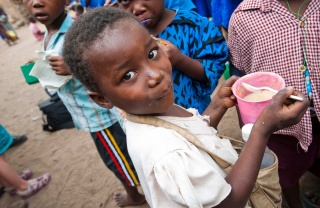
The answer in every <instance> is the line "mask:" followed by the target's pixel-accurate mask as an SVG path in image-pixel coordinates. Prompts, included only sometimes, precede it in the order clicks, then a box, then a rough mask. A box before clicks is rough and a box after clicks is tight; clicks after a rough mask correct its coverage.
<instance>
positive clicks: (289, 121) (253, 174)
mask: <svg viewBox="0 0 320 208" xmlns="http://www.w3.org/2000/svg"><path fill="white" fill-rule="evenodd" d="M292 94H295V95H299V96H301V97H303V98H304V101H302V102H301V101H296V102H294V103H292V102H291V101H289V100H288V99H287V98H288V97H289V96H290V95H292ZM289 102H291V103H289ZM308 107H309V101H308V99H307V98H306V97H305V96H304V95H303V94H302V93H298V92H295V91H294V89H293V88H292V87H288V88H286V89H284V90H281V91H280V92H279V93H277V94H276V95H275V96H274V98H273V99H272V100H271V102H270V103H269V105H267V106H266V108H265V109H264V110H263V111H262V113H261V114H260V116H259V118H258V120H257V121H256V122H255V124H254V126H253V129H252V131H251V134H250V137H249V140H248V141H247V142H246V145H245V146H244V148H243V150H242V152H241V154H240V156H239V159H238V160H237V162H236V163H235V165H234V166H233V168H232V170H231V171H230V173H229V174H228V175H227V177H226V178H225V179H226V181H227V182H228V183H229V184H230V185H231V187H232V190H231V193H230V194H229V196H228V197H227V198H226V199H225V200H224V201H222V203H221V204H220V205H219V206H217V207H244V205H245V204H246V202H247V201H248V198H249V196H250V194H251V191H252V189H253V187H254V184H255V181H256V178H257V176H258V172H259V169H260V164H261V160H262V157H263V153H264V150H265V148H266V145H267V142H268V139H269V137H270V135H271V134H272V133H273V132H275V131H278V130H280V129H283V128H286V127H289V126H292V125H294V124H297V123H298V122H299V121H300V120H301V118H302V116H303V115H304V114H305V112H306V111H307V109H308Z"/></svg>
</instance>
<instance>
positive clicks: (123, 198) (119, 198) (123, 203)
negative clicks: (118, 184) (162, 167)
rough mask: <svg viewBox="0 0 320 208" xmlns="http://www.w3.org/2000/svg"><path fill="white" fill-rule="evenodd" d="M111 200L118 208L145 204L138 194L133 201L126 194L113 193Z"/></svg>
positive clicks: (141, 196)
mask: <svg viewBox="0 0 320 208" xmlns="http://www.w3.org/2000/svg"><path fill="white" fill-rule="evenodd" d="M113 198H114V200H115V202H116V204H117V205H118V206H119V207H128V206H136V205H141V204H144V203H146V199H145V197H144V196H143V195H141V194H139V196H137V197H136V198H135V199H132V198H130V197H128V195H127V194H126V192H123V191H122V192H114V193H113Z"/></svg>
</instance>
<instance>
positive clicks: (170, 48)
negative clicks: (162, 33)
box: [153, 37, 181, 66]
mask: <svg viewBox="0 0 320 208" xmlns="http://www.w3.org/2000/svg"><path fill="white" fill-rule="evenodd" d="M153 38H154V39H155V40H156V41H157V42H158V45H159V47H160V48H161V50H162V51H163V52H164V53H165V54H166V56H167V57H168V58H169V60H170V62H171V65H172V66H175V65H176V63H177V62H178V59H179V54H181V52H180V50H179V49H178V48H177V47H176V46H175V45H174V44H172V43H171V42H170V41H167V40H164V39H161V38H156V37H153Z"/></svg>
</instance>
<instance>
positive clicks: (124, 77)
mask: <svg viewBox="0 0 320 208" xmlns="http://www.w3.org/2000/svg"><path fill="white" fill-rule="evenodd" d="M135 74H136V73H135V72H133V71H129V72H128V73H126V74H125V75H124V76H123V77H122V80H124V81H127V80H130V79H132V78H133V77H134V75H135Z"/></svg>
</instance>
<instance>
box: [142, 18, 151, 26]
mask: <svg viewBox="0 0 320 208" xmlns="http://www.w3.org/2000/svg"><path fill="white" fill-rule="evenodd" d="M149 20H150V19H144V20H140V23H141V24H142V25H146V24H147V23H148V21H149Z"/></svg>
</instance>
